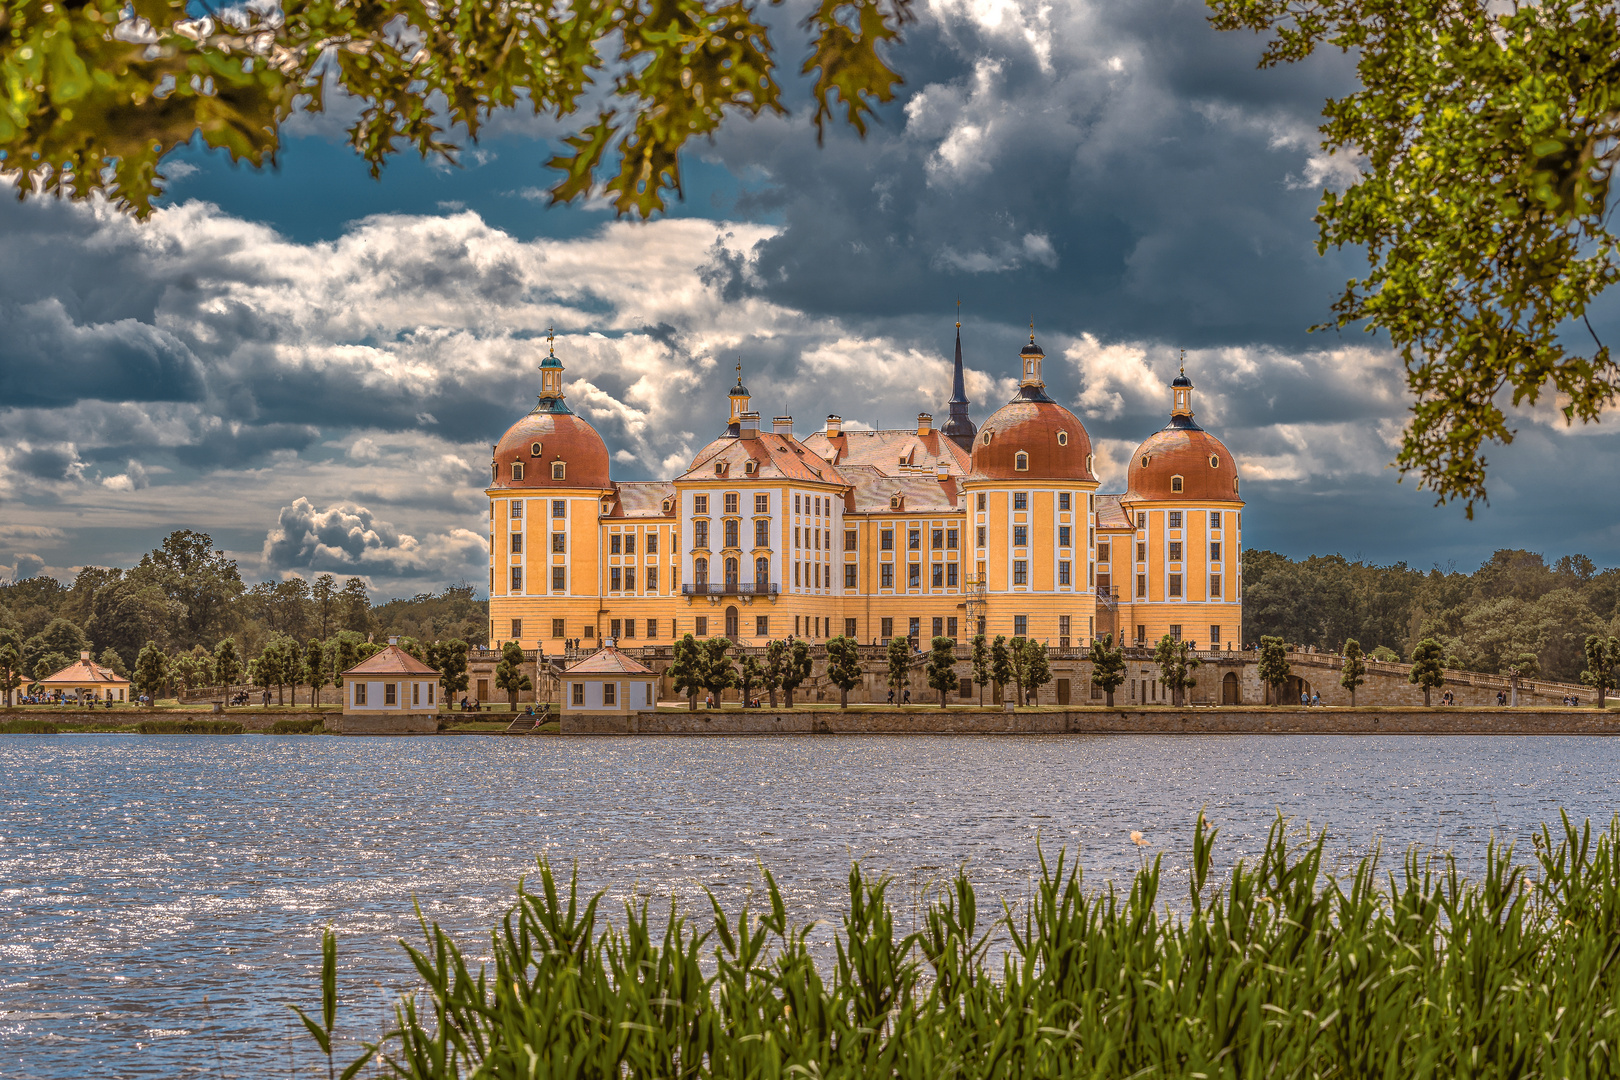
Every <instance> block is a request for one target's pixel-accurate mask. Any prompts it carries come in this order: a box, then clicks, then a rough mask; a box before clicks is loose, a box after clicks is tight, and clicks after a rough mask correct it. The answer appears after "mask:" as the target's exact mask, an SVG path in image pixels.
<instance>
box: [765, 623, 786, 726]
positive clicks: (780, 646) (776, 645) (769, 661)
mask: <svg viewBox="0 0 1620 1080" xmlns="http://www.w3.org/2000/svg"><path fill="white" fill-rule="evenodd" d="M787 666H788V643H787V642H785V641H781V640H778V641H772V642H770V643H769V644H767V645H766V646H765V663H764V665H763V666H762V667H761V668H760V669H759V687H760V689H761V690H764V691H765V692H766V693H767V694H769V695H770V696H771V708H773V709H774V708H776V691H777V690H778V689H780V688H781V686H782V676H783V674H785V673H786V672H787Z"/></svg>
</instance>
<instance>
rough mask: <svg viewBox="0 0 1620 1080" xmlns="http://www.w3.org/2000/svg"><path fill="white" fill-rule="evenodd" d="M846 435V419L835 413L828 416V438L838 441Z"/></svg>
mask: <svg viewBox="0 0 1620 1080" xmlns="http://www.w3.org/2000/svg"><path fill="white" fill-rule="evenodd" d="M843 433H844V418H843V417H842V416H837V415H835V414H833V413H828V414H827V438H829V439H836V438H838V436H840V435H842V434H843Z"/></svg>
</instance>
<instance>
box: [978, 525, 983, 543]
mask: <svg viewBox="0 0 1620 1080" xmlns="http://www.w3.org/2000/svg"><path fill="white" fill-rule="evenodd" d="M979 546H980V547H984V526H983V525H980V526H979Z"/></svg>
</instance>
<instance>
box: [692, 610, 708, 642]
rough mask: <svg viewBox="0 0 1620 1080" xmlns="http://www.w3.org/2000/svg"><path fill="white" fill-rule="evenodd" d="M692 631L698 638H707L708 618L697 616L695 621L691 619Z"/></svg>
mask: <svg viewBox="0 0 1620 1080" xmlns="http://www.w3.org/2000/svg"><path fill="white" fill-rule="evenodd" d="M692 630H693V632H694V633H695V634H696V635H697V636H698V637H708V636H709V617H708V616H707V615H699V616H697V617H696V618H695V619H693V620H692Z"/></svg>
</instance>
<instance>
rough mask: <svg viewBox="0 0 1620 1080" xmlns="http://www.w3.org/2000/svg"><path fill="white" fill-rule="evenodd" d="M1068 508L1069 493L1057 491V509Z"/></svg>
mask: <svg viewBox="0 0 1620 1080" xmlns="http://www.w3.org/2000/svg"><path fill="white" fill-rule="evenodd" d="M1068 508H1069V493H1068V492H1067V491H1060V492H1058V509H1059V510H1067V509H1068Z"/></svg>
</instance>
